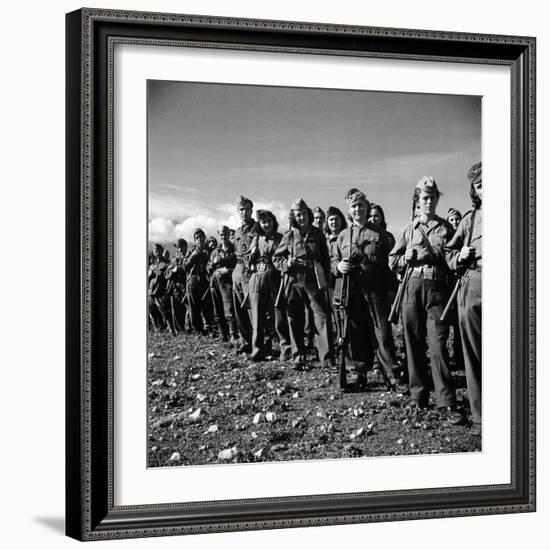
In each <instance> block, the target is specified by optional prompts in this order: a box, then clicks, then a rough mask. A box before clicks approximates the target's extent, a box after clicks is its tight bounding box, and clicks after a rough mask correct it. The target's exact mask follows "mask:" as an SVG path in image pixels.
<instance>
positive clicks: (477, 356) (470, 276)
mask: <svg viewBox="0 0 550 550" xmlns="http://www.w3.org/2000/svg"><path fill="white" fill-rule="evenodd" d="M458 322H459V325H460V333H461V336H462V350H463V352H464V365H465V367H466V384H467V386H468V399H469V401H470V409H471V412H472V417H473V421H474V422H481V271H476V270H472V269H470V270H468V271H467V272H466V273H465V275H464V278H463V280H462V284H461V285H460V289H459V292H458Z"/></svg>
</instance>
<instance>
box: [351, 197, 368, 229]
mask: <svg viewBox="0 0 550 550" xmlns="http://www.w3.org/2000/svg"><path fill="white" fill-rule="evenodd" d="M349 214H350V216H351V218H352V219H353V221H354V222H358V223H361V224H363V223H365V222H366V221H367V205H366V203H365V201H362V200H358V201H355V202H352V203H351V204H350V206H349Z"/></svg>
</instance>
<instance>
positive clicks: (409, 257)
mask: <svg viewBox="0 0 550 550" xmlns="http://www.w3.org/2000/svg"><path fill="white" fill-rule="evenodd" d="M416 256H417V252H416V248H409V250H407V251H406V252H405V261H406V262H407V263H408V264H412V263H413V262H414V261H415V260H416Z"/></svg>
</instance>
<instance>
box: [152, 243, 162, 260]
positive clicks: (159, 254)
mask: <svg viewBox="0 0 550 550" xmlns="http://www.w3.org/2000/svg"><path fill="white" fill-rule="evenodd" d="M154 254H155V258H160V257H162V248H160V247H159V246H156V247H155V250H154Z"/></svg>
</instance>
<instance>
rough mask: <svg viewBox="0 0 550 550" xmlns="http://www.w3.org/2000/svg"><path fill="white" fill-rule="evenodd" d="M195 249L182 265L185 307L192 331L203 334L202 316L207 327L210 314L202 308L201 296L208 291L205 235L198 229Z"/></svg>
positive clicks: (195, 233) (196, 230) (195, 234)
mask: <svg viewBox="0 0 550 550" xmlns="http://www.w3.org/2000/svg"><path fill="white" fill-rule="evenodd" d="M193 241H194V242H195V247H194V248H193V249H192V250H191V251H190V252H188V253H187V256H186V257H185V259H184V262H183V265H184V268H185V271H186V273H187V284H186V293H187V305H188V313H189V322H190V324H191V327H192V328H193V330H195V331H196V332H198V333H199V334H203V333H204V332H205V329H206V327H205V326H204V324H203V320H202V314H203V313H204V315H205V318H206V323H207V324H208V325H209V324H210V321H211V318H210V312H209V311H208V310H205V309H204V307H203V296H204V293H205V292H206V290H207V289H208V278H207V276H206V264H207V263H208V258H209V254H208V250H207V248H206V235H205V234H204V231H203V230H202V229H200V228H197V229H195V231H194V232H193Z"/></svg>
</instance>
